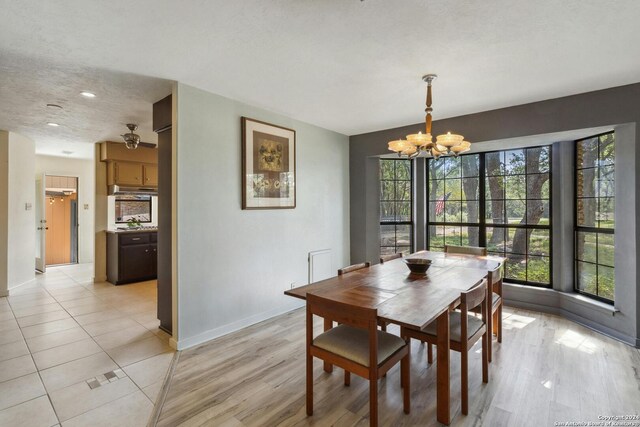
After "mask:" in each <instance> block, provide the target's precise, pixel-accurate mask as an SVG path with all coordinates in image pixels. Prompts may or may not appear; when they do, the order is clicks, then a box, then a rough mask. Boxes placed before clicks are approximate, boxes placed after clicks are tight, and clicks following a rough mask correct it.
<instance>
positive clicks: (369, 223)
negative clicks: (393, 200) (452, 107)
mask: <svg viewBox="0 0 640 427" xmlns="http://www.w3.org/2000/svg"><path fill="white" fill-rule="evenodd" d="M638 100H640V84H634V85H628V86H621V87H616V88H611V89H606V90H601V91H595V92H589V93H584V94H579V95H574V96H569V97H564V98H558V99H552V100H547V101H541V102H536V103H532V104H525V105H519V106H515V107H509V108H504V109H499V110H493V111H487V112H482V113H477V114H471V115H467V116H460V117H453V118H449V119H444V120H436V121H435V122H434V123H433V134H434V135H437V134H440V133H444V132H447V131H455V132H457V133H460V134H462V135H464V136H465V137H466V139H468V140H469V141H472V142H474V145H473V150H474V151H486V150H489V149H496V148H505V147H515V146H517V145H518V144H519V142H518V141H520V144H526V145H536V141H539V142H538V144H537V145H539V144H540V143H550V142H560V141H567V140H568V138H567V135H570V134H571V135H576V136H577V135H584V136H586V135H587V134H588V133H589V131H590V129H593V128H608V129H615V131H616V149H617V160H616V161H617V165H616V196H617V198H616V253H615V257H616V258H615V262H616V294H615V299H616V305H615V308H616V309H617V310H618V311H614V310H613V309H612V308H611V307H608V306H607V305H605V304H600V303H595V302H592V301H591V300H589V299H587V298H584V297H578V296H576V295H575V294H573V293H572V292H571V289H572V288H573V283H572V282H569V281H572V280H573V266H572V263H573V244H572V240H573V238H572V229H573V224H572V223H570V222H569V221H570V220H569V219H568V218H569V216H571V217H572V208H570V209H571V210H570V209H564V210H563V214H562V218H559V217H558V218H556V217H555V216H554V236H553V245H554V247H553V250H554V270H555V271H554V276H553V277H554V289H553V290H548V289H532V288H527V287H522V286H512V287H509V289H508V290H507V291H505V292H506V298H507V300H508V302H510V303H512V304H514V305H521V306H526V307H530V308H536V309H541V310H546V311H550V312H554V313H559V314H563V315H565V316H567V317H570V318H572V319H574V320H577V321H579V322H581V323H583V324H585V325H587V326H590V327H593V328H596V329H599V330H601V331H603V332H605V333H607V334H610V335H612V336H615V337H617V338H619V339H621V340H624V341H626V342H629V343H631V344H634V345H636V346H637V345H639V344H640V340H639V335H638V331H640V316H638V315H637V314H638V313H639V312H640V301H639V293H638V290H637V288H638V282H637V270H636V265H637V262H638V257H639V254H638V251H637V250H636V249H637V247H638V243H640V236H639V235H638V232H637V230H638V225H639V224H638V222H639V221H640V217H638V216H637V215H636V213H637V212H640V210H639V209H640V194H638V192H639V189H640V174H638V173H637V171H638V168H639V167H640V150H639V149H637V148H636V147H638V146H639V144H640V135H638V133H637V132H636V124H637V123H638V121H640V103H639V102H638ZM417 107H418V106H417ZM437 111H438V110H437V100H436V104H435V116H436V118H437ZM423 127H424V124H423V123H417V124H413V125H409V126H404V127H401V128H395V129H388V130H382V131H378V132H372V133H367V134H362V135H355V136H352V137H350V149H349V155H350V156H349V165H350V194H351V205H350V220H351V262H361V261H364V260H370V261H375V260H376V259H377V257H378V254H379V249H378V247H377V246H378V233H379V231H378V210H379V207H378V198H379V192H378V191H377V188H378V185H379V184H378V182H376V180H377V178H378V177H377V162H378V156H381V155H386V154H389V151H388V150H387V142H388V141H389V140H392V139H397V138H398V137H399V136H404V135H407V134H409V133H415V132H416V131H417V130H420V129H422V128H423ZM550 134H554V135H552V136H550ZM532 136H535V137H532ZM553 137H556V139H551V140H550V139H549V138H553ZM553 150H554V154H555V155H556V156H555V157H557V158H555V157H554V167H555V169H556V171H557V172H559V173H558V176H556V174H555V173H554V176H553V179H554V184H553V188H554V190H553V196H552V197H553V198H554V213H556V212H557V210H558V209H561V208H562V207H565V208H567V207H568V204H571V205H572V201H571V200H570V199H572V198H573V193H572V189H571V188H567V186H569V187H571V186H572V181H571V184H567V180H569V178H570V177H571V176H572V171H567V170H566V168H567V167H570V166H571V165H572V163H571V162H572V160H571V157H572V156H571V153H572V147H571V146H570V145H569V144H567V143H557V144H554V148H553ZM421 167H423V166H420V165H418V168H421ZM417 176H418V177H420V179H417V180H416V185H415V187H416V201H418V203H417V205H418V206H422V205H423V204H424V199H423V198H424V191H425V188H424V174H423V173H422V172H420V173H417ZM556 180H557V181H556ZM558 184H562V185H558ZM556 187H558V188H556ZM416 219H417V220H418V222H416V233H417V236H416V242H417V244H418V245H417V247H416V249H422V248H424V246H423V245H422V243H423V242H424V228H425V224H424V220H425V219H424V215H419V216H417V217H416ZM556 231H558V233H559V234H560V236H558V235H556V234H555V233H556ZM568 238H571V241H570V242H567V239H568ZM558 262H560V263H561V264H562V267H560V268H558V267H557V265H558Z"/></svg>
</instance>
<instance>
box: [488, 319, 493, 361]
mask: <svg viewBox="0 0 640 427" xmlns="http://www.w3.org/2000/svg"><path fill="white" fill-rule="evenodd" d="M487 317H488V318H489V319H488V320H491V321H493V315H490V316H487ZM492 323H493V322H492ZM491 328H493V325H487V353H488V356H487V360H488V361H489V363H491V359H492V356H493V350H492V349H493V333H492V332H491Z"/></svg>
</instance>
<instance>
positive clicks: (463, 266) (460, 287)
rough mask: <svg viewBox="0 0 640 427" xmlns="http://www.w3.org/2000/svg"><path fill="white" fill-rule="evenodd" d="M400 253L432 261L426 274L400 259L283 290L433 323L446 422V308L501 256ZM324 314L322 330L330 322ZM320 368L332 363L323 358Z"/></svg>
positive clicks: (409, 322)
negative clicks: (435, 326) (415, 271)
mask: <svg viewBox="0 0 640 427" xmlns="http://www.w3.org/2000/svg"><path fill="white" fill-rule="evenodd" d="M406 258H423V259H429V260H431V261H432V263H431V267H430V268H429V270H427V274H426V275H415V274H411V273H410V272H409V270H408V268H407V266H406V265H405V263H404V261H403V259H395V260H392V261H388V262H385V263H384V264H377V265H373V266H371V267H368V268H363V269H360V270H357V271H354V272H351V273H348V274H344V275H340V276H336V277H332V278H329V279H326V280H322V281H319V282H315V283H312V284H309V285H306V286H301V287H298V288H294V289H291V290H288V291H286V292H285V295H289V296H292V297H296V298H301V299H306V296H307V294H314V295H319V296H322V297H324V298H329V299H332V300H334V301H339V302H344V303H348V304H351V305H357V306H361V307H366V308H376V309H377V312H378V320H379V321H384V322H387V323H393V324H396V325H399V326H405V327H408V328H414V329H423V328H425V327H426V326H427V325H429V324H430V323H432V322H436V325H437V342H438V343H437V356H436V360H437V374H436V375H437V381H436V383H437V392H436V396H437V397H436V399H437V419H438V421H439V422H441V423H443V424H446V425H449V424H450V423H451V408H450V395H451V388H450V381H449V363H450V360H449V337H450V335H449V312H450V311H451V310H453V309H454V308H455V307H456V306H458V305H459V303H460V292H461V291H466V290H469V289H471V288H473V287H474V286H476V285H478V284H479V283H480V282H481V281H482V280H483V279H484V278H485V277H486V276H487V272H488V271H492V270H494V269H496V268H498V267H499V266H500V265H501V263H502V262H503V261H504V259H503V258H499V257H490V256H474V255H462V254H445V253H442V252H430V251H420V252H416V253H414V254H411V255H409V256H407V257H406ZM332 325H333V322H332V321H331V319H325V330H326V329H328V328H331V327H332ZM325 370H326V371H327V372H331V370H332V367H331V365H329V364H325Z"/></svg>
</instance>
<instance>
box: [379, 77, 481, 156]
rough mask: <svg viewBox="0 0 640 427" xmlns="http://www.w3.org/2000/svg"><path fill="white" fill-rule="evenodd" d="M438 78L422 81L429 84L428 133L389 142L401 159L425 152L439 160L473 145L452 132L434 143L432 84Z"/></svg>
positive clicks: (437, 138)
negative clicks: (432, 129)
mask: <svg viewBox="0 0 640 427" xmlns="http://www.w3.org/2000/svg"><path fill="white" fill-rule="evenodd" d="M437 77H438V76H437V75H436V74H427V75H425V76H423V77H422V80H424V81H425V82H427V108H426V109H425V110H424V111H425V112H426V113H427V116H426V117H425V124H426V129H425V131H426V132H425V133H422V132H418V133H414V134H411V135H407V139H397V140H395V141H390V142H389V150H390V151H393V152H396V153H398V156H399V157H402V156H406V157H408V158H410V159H412V158H414V157H417V156H418V155H419V154H420V153H423V152H424V153H425V154H426V155H427V156H433V158H435V159H437V158H438V157H440V156H442V155H447V154H453V155H454V156H457V155H458V154H460V153H465V152H467V151H469V150H470V149H471V143H470V142H469V141H465V140H464V136H462V135H456V134H453V133H451V132H447V133H446V134H443V135H438V136H437V137H436V141H435V142H433V137H432V136H431V112H432V111H433V108H431V103H432V98H431V83H432V82H433V81H434V80H435V79H436V78H437Z"/></svg>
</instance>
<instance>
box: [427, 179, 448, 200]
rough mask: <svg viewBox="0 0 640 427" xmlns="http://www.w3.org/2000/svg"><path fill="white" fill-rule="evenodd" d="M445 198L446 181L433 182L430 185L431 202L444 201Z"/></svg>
mask: <svg viewBox="0 0 640 427" xmlns="http://www.w3.org/2000/svg"><path fill="white" fill-rule="evenodd" d="M443 197H444V181H443V180H440V179H438V180H432V181H431V182H430V183H429V200H442V198H443Z"/></svg>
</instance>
